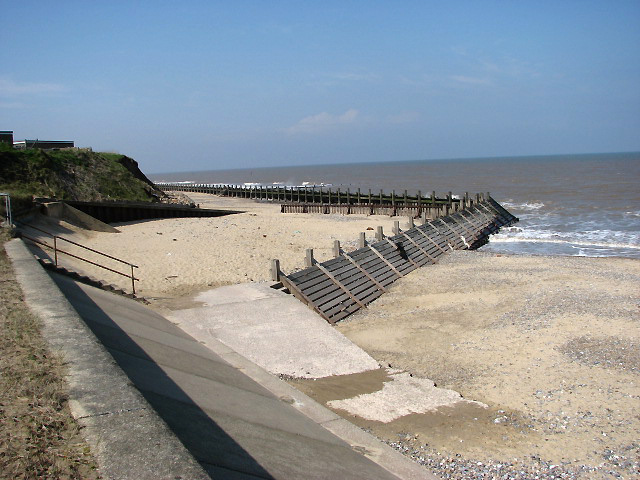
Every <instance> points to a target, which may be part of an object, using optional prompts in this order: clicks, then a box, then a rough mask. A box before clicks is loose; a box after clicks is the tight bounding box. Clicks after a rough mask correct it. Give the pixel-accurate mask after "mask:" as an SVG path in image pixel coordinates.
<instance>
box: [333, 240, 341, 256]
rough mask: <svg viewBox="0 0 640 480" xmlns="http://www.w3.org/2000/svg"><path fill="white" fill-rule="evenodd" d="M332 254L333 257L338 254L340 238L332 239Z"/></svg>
mask: <svg viewBox="0 0 640 480" xmlns="http://www.w3.org/2000/svg"><path fill="white" fill-rule="evenodd" d="M333 256H334V257H335V258H338V257H339V256H340V240H334V241H333Z"/></svg>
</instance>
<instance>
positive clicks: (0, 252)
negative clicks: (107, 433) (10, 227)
mask: <svg viewBox="0 0 640 480" xmlns="http://www.w3.org/2000/svg"><path fill="white" fill-rule="evenodd" d="M7 239H8V234H7V232H6V230H3V229H0V244H2V245H4V243H5V241H6V240H7ZM0 372H1V373H2V374H1V375H0V478H2V479H32V478H34V479H35V478H51V479H96V478H99V476H98V473H97V471H96V464H95V461H94V459H93V457H92V456H91V453H90V449H89V447H88V445H87V444H86V443H85V442H84V440H83V439H82V437H81V436H80V433H79V426H78V424H77V422H76V421H75V419H74V418H73V416H72V415H71V412H70V410H69V407H68V404H67V403H68V396H67V385H66V383H65V381H64V362H63V360H62V359H61V358H60V357H58V356H56V355H52V354H51V352H50V351H49V350H48V348H47V345H46V343H45V341H44V339H43V338H42V334H41V324H40V320H39V319H38V318H37V317H36V316H34V315H33V314H32V313H31V311H30V310H29V309H28V308H27V306H26V304H25V303H24V299H23V296H22V291H21V290H20V287H19V285H18V283H17V281H16V278H15V274H14V272H13V269H12V266H11V262H10V261H9V259H8V257H7V255H6V253H5V251H4V248H0Z"/></svg>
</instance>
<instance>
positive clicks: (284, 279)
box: [280, 274, 329, 321]
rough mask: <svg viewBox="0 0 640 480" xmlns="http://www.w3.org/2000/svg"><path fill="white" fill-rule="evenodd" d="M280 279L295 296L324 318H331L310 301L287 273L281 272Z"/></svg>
mask: <svg viewBox="0 0 640 480" xmlns="http://www.w3.org/2000/svg"><path fill="white" fill-rule="evenodd" d="M280 281H281V282H282V284H283V285H284V286H285V287H286V288H287V289H288V290H289V291H290V292H291V293H292V294H293V296H294V297H296V298H297V299H298V300H300V301H301V302H302V303H304V304H306V305H308V306H309V307H311V308H312V309H313V310H314V311H315V312H316V313H318V314H319V315H320V316H321V317H322V318H324V319H325V320H327V321H329V318H328V317H327V316H326V315H325V314H324V313H323V312H322V311H321V310H320V309H318V308H317V307H316V306H315V305H314V304H313V302H312V301H310V300H309V298H308V297H307V296H306V295H305V294H304V293H303V292H302V291H300V289H298V287H297V286H296V285H295V284H294V283H293V282H291V281H289V278H288V277H287V276H286V275H285V274H280Z"/></svg>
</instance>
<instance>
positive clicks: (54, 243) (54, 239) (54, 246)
mask: <svg viewBox="0 0 640 480" xmlns="http://www.w3.org/2000/svg"><path fill="white" fill-rule="evenodd" d="M57 238H58V237H56V236H55V235H54V236H53V257H54V259H55V263H56V267H57V266H58V242H57V241H56V240H57Z"/></svg>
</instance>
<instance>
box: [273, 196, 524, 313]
mask: <svg viewBox="0 0 640 480" xmlns="http://www.w3.org/2000/svg"><path fill="white" fill-rule="evenodd" d="M517 221H518V219H517V218H516V217H514V216H513V215H511V214H510V213H509V212H508V211H507V210H505V209H504V208H503V207H502V206H501V205H500V204H499V203H497V202H496V201H495V200H493V199H492V198H491V197H490V196H486V197H485V198H484V199H483V200H482V201H481V202H477V203H475V204H473V205H471V206H470V207H468V208H465V209H464V210H460V211H458V212H454V213H451V214H449V215H446V216H443V217H440V218H438V219H435V220H430V221H426V222H425V223H424V224H423V225H420V226H415V227H413V228H411V229H409V230H406V231H404V232H398V233H397V234H395V235H393V236H390V237H386V238H382V239H379V241H377V242H375V243H373V244H370V245H366V246H363V247H362V248H359V249H358V250H355V251H354V252H351V253H340V254H339V255H338V256H336V258H334V259H331V260H328V261H326V262H323V263H314V262H313V261H312V260H311V261H310V262H309V263H314V264H313V265H311V266H309V267H308V268H305V269H304V270H301V271H299V272H295V273H291V274H288V275H285V274H284V273H282V272H281V271H280V266H279V262H278V261H277V260H274V265H273V270H274V280H279V281H280V282H281V283H282V284H283V286H285V287H286V288H287V289H288V290H289V291H290V292H291V293H292V294H293V295H294V296H296V297H297V298H298V299H299V300H300V301H302V302H303V303H305V304H307V305H308V306H309V307H310V308H312V309H314V310H315V311H316V312H318V313H319V314H320V315H321V316H322V317H323V318H325V319H326V320H327V321H328V322H329V323H335V322H337V321H339V320H342V319H344V318H345V317H347V316H349V315H351V314H352V313H354V312H356V311H358V310H359V309H361V308H365V307H366V305H367V304H369V303H371V302H372V301H373V300H375V299H376V298H378V297H379V296H380V295H382V294H383V293H384V292H386V291H387V288H388V287H389V286H390V285H391V284H392V283H393V282H395V281H396V280H398V279H399V278H401V277H403V276H404V275H406V274H407V273H409V272H411V271H413V270H415V269H416V268H419V267H422V266H425V265H431V264H434V263H436V262H437V260H438V258H439V257H441V256H442V255H444V254H446V253H447V252H450V251H452V250H460V249H475V248H478V247H479V246H481V245H483V244H485V243H486V242H487V239H488V237H489V235H491V234H492V233H495V232H497V231H498V230H499V229H500V228H501V227H503V226H509V225H512V224H513V223H515V222H517Z"/></svg>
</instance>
